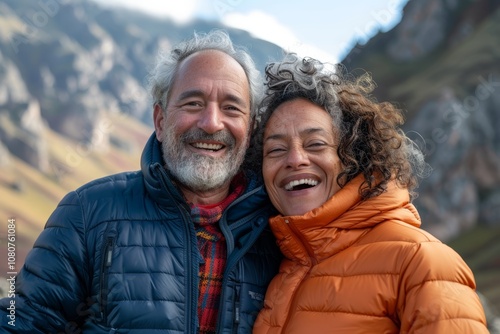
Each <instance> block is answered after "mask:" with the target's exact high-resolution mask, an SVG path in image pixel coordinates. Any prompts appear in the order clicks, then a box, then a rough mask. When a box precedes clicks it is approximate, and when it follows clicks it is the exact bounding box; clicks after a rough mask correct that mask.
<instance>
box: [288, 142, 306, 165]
mask: <svg viewBox="0 0 500 334" xmlns="http://www.w3.org/2000/svg"><path fill="white" fill-rule="evenodd" d="M308 164H309V156H308V155H307V152H306V151H305V150H304V149H303V148H302V146H300V147H298V145H296V146H294V147H292V148H290V150H289V152H288V155H287V166H288V167H292V168H297V167H300V166H307V165H308Z"/></svg>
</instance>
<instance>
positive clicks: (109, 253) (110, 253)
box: [105, 241, 113, 267]
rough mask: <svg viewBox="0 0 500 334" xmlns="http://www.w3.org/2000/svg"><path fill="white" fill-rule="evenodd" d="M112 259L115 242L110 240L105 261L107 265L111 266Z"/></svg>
mask: <svg viewBox="0 0 500 334" xmlns="http://www.w3.org/2000/svg"><path fill="white" fill-rule="evenodd" d="M112 260H113V242H112V241H110V242H109V243H108V248H107V250H106V262H105V265H106V267H109V266H111V262H112Z"/></svg>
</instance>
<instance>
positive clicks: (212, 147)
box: [191, 143, 225, 152]
mask: <svg viewBox="0 0 500 334" xmlns="http://www.w3.org/2000/svg"><path fill="white" fill-rule="evenodd" d="M191 145H192V146H193V147H195V148H198V149H201V150H209V151H214V152H217V151H219V150H222V149H223V148H224V147H225V146H224V145H221V144H207V143H193V144H191Z"/></svg>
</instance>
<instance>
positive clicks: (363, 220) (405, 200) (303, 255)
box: [270, 175, 420, 262]
mask: <svg viewBox="0 0 500 334" xmlns="http://www.w3.org/2000/svg"><path fill="white" fill-rule="evenodd" d="M362 182H363V176H361V175H360V176H358V177H356V178H355V179H353V180H352V181H351V182H349V183H348V184H347V185H346V186H345V187H344V188H342V189H341V190H339V191H338V192H337V193H336V194H334V195H333V196H332V197H331V198H330V199H329V200H328V201H327V202H326V203H325V204H323V205H322V206H321V207H319V208H316V209H313V210H311V211H309V212H307V213H306V214H304V215H302V216H282V215H279V216H276V217H274V218H272V219H271V220H270V224H271V228H272V230H273V232H274V234H275V236H276V238H277V240H278V244H279V246H280V248H281V251H282V252H283V253H284V254H285V256H287V257H288V258H295V259H298V260H299V261H301V262H310V261H313V262H317V261H321V260H322V259H323V258H326V257H329V256H331V255H333V254H335V253H337V252H339V251H341V250H343V249H345V248H347V247H348V246H350V245H351V244H353V243H354V242H355V241H356V240H357V239H358V238H359V237H360V236H361V235H363V234H364V233H366V232H367V229H370V228H372V227H374V226H376V225H377V224H380V223H382V222H384V221H386V220H391V219H393V220H399V221H403V222H405V223H408V224H410V225H413V226H416V227H418V226H420V217H419V215H418V212H417V210H416V209H415V207H414V206H413V204H411V203H410V197H409V193H408V190H406V189H402V188H399V187H398V186H397V185H396V184H395V182H390V183H389V185H388V188H387V191H385V192H384V193H382V194H380V195H379V196H377V197H374V198H369V199H367V200H365V201H361V197H360V195H359V192H358V189H359V186H360V185H361V183H362Z"/></svg>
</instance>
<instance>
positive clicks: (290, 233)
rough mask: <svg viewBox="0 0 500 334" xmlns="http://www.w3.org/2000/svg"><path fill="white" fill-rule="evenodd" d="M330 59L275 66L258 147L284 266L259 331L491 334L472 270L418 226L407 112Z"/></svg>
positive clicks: (415, 154)
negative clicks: (331, 65) (375, 95)
mask: <svg viewBox="0 0 500 334" xmlns="http://www.w3.org/2000/svg"><path fill="white" fill-rule="evenodd" d="M337 72H339V71H331V70H327V69H326V66H324V64H322V63H321V62H319V61H317V60H314V59H310V58H305V59H301V58H298V57H297V56H296V55H293V54H292V55H288V56H286V57H285V59H284V60H283V61H282V62H280V63H273V64H270V65H268V66H267V68H266V77H267V97H266V99H265V100H264V102H263V107H262V109H261V115H260V124H259V125H258V127H257V130H256V131H257V132H256V134H255V138H257V142H255V143H254V145H255V147H256V152H258V153H257V154H259V155H260V156H261V158H263V161H262V174H263V178H264V182H265V185H266V188H267V191H268V193H269V197H270V199H271V201H272V203H273V204H274V206H275V207H276V208H277V209H278V211H279V212H280V213H281V215H278V216H276V217H274V218H272V219H271V221H270V223H271V227H272V229H273V232H274V234H275V236H276V238H277V241H278V244H279V246H280V248H281V251H282V253H283V254H284V255H285V259H284V260H283V262H282V265H281V269H280V272H279V274H278V275H277V276H276V277H275V278H274V279H273V281H272V282H271V284H270V286H269V288H268V291H267V293H266V297H265V306H264V309H263V310H262V311H261V312H260V314H259V316H258V318H257V322H256V323H255V326H254V330H253V332H254V333H287V334H292V333H300V334H303V333H314V334H320V333H350V334H353V333H474V334H477V333H488V330H487V329H486V326H485V323H486V321H485V316H484V311H483V309H482V306H481V304H480V301H479V298H478V296H477V294H476V293H475V291H474V289H475V283H474V278H473V274H472V272H471V270H470V269H469V268H468V267H467V265H466V264H465V263H464V261H463V260H462V259H461V258H460V256H459V255H458V254H457V253H456V252H454V251H453V250H452V249H451V248H449V247H447V246H446V245H444V244H443V243H441V242H440V241H439V240H437V239H436V238H435V237H433V236H432V235H430V234H429V233H427V232H425V231H423V230H421V229H419V226H420V218H419V215H418V212H417V210H416V209H415V207H414V206H413V205H412V204H411V199H412V196H414V195H415V194H414V192H413V189H414V188H415V187H416V186H417V177H418V176H421V174H422V173H425V172H426V169H427V168H428V167H427V166H426V164H425V162H424V161H423V157H422V154H421V152H420V151H419V150H418V149H417V148H416V147H415V146H414V145H413V144H412V142H411V141H410V140H409V139H408V138H407V137H406V136H405V135H404V133H403V132H402V131H401V130H400V129H399V126H400V125H401V124H402V122H403V118H402V115H401V113H400V111H399V110H397V109H396V108H395V107H394V106H393V105H391V104H389V103H377V102H375V101H374V100H372V99H371V98H370V96H369V95H368V93H369V92H370V90H371V87H373V84H372V82H371V81H370V78H368V77H366V76H365V77H363V78H361V79H359V80H357V81H353V82H349V81H348V80H347V79H346V78H344V77H342V76H341V75H340V74H338V73H337Z"/></svg>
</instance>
